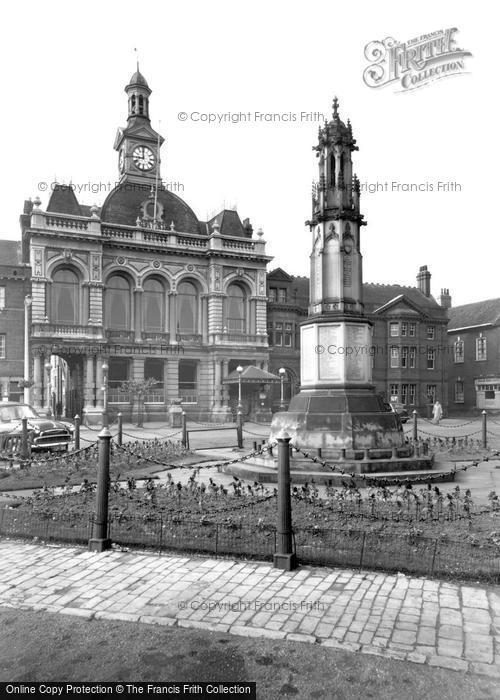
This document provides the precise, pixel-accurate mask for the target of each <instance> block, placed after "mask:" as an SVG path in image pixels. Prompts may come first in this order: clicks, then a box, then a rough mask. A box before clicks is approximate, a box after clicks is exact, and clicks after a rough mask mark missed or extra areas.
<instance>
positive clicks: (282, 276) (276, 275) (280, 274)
mask: <svg viewBox="0 0 500 700" xmlns="http://www.w3.org/2000/svg"><path fill="white" fill-rule="evenodd" d="M267 279H268V280H272V281H273V282H291V281H292V280H293V277H292V276H291V275H289V274H288V272H285V271H284V270H283V269H282V268H281V267H277V268H276V269H275V270H272V271H271V272H270V273H269V274H268V276H267Z"/></svg>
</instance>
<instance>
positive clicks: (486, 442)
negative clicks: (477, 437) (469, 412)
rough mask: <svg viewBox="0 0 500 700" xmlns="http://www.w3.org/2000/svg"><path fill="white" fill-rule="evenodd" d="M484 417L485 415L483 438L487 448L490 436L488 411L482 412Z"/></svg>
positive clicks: (484, 445)
mask: <svg viewBox="0 0 500 700" xmlns="http://www.w3.org/2000/svg"><path fill="white" fill-rule="evenodd" d="M481 415H482V417H483V426H482V427H483V429H482V439H483V447H484V448H485V449H486V447H488V436H487V434H486V431H487V428H488V418H487V415H488V414H487V413H486V411H483V412H482V414H481Z"/></svg>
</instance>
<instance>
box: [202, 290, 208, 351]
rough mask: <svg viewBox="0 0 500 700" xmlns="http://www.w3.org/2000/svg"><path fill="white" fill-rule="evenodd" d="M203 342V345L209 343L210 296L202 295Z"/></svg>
mask: <svg viewBox="0 0 500 700" xmlns="http://www.w3.org/2000/svg"><path fill="white" fill-rule="evenodd" d="M200 321H201V342H202V343H203V345H206V344H207V343H208V298H207V297H206V296H202V297H201V319H200Z"/></svg>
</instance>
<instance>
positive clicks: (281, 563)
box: [273, 431, 297, 571]
mask: <svg viewBox="0 0 500 700" xmlns="http://www.w3.org/2000/svg"><path fill="white" fill-rule="evenodd" d="M277 439H278V524H277V533H276V534H277V552H275V553H274V557H273V562H274V568H275V569H282V570H283V571H292V569H296V568H297V557H296V555H295V552H294V551H293V533H292V502H291V498H290V446H289V443H290V440H291V437H290V436H289V435H288V433H286V432H285V431H282V432H281V433H280V434H279V435H278V437H277Z"/></svg>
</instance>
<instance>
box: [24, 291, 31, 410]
mask: <svg viewBox="0 0 500 700" xmlns="http://www.w3.org/2000/svg"><path fill="white" fill-rule="evenodd" d="M31 301H32V299H31V297H30V296H29V295H27V296H25V297H24V382H25V384H24V403H30V388H29V386H28V383H29V380H30V332H29V318H30V313H29V309H30V307H31Z"/></svg>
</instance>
